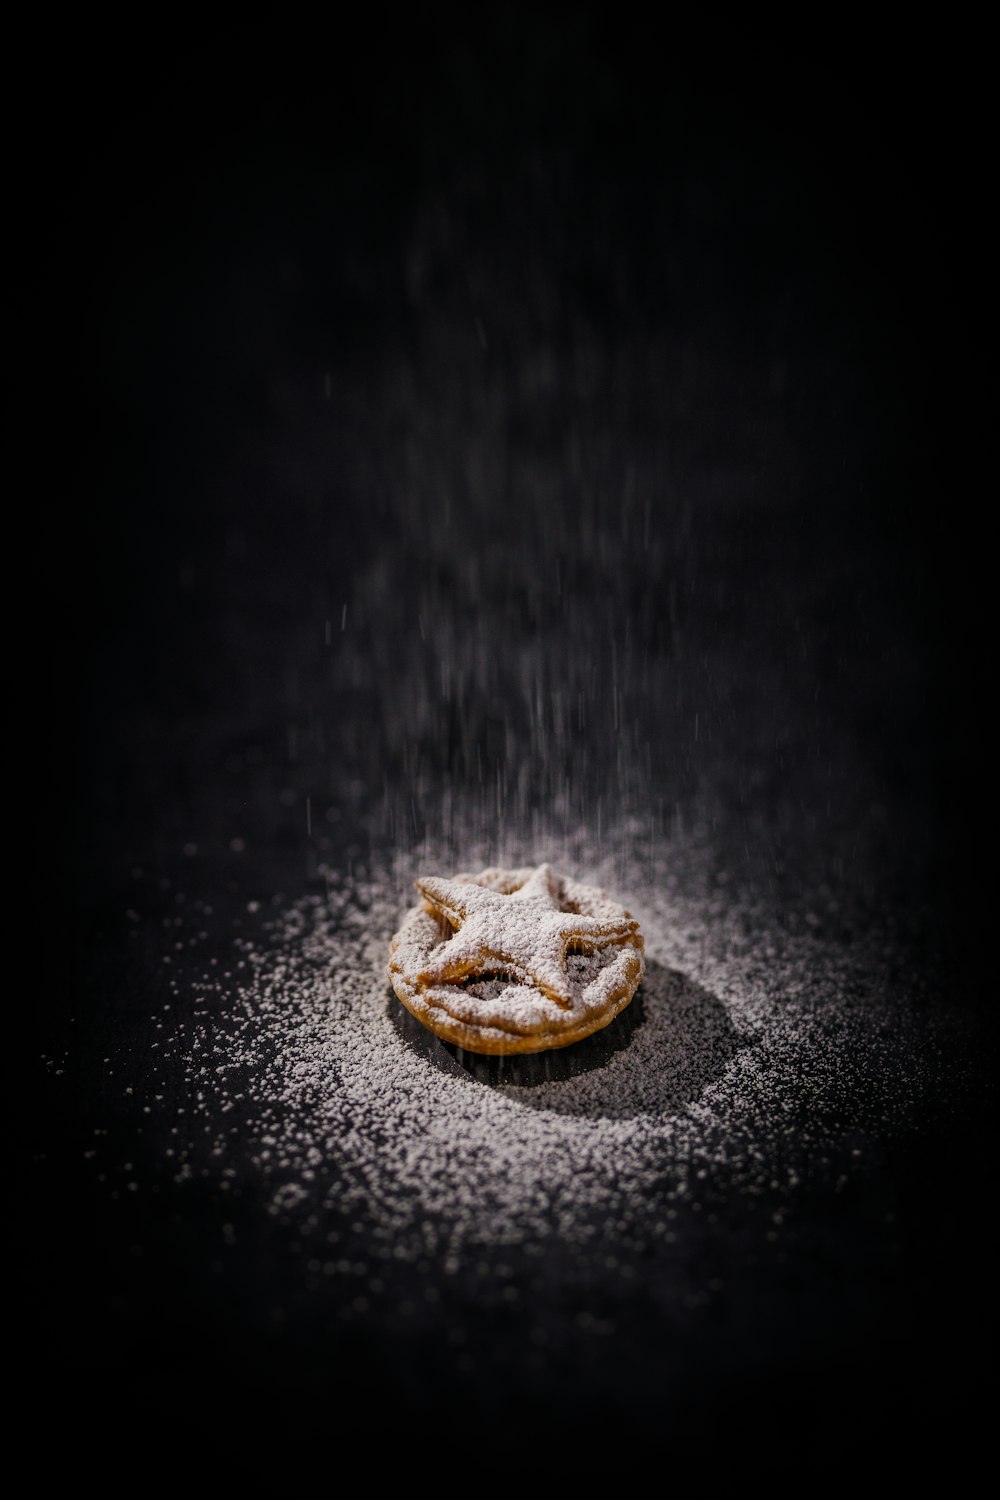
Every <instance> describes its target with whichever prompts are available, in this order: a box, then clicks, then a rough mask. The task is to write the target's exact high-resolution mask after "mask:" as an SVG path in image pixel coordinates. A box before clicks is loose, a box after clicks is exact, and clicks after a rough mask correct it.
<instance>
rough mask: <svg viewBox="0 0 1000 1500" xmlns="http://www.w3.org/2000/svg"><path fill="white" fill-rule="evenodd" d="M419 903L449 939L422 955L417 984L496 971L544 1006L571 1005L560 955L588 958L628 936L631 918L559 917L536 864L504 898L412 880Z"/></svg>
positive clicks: (548, 880) (634, 928) (460, 885)
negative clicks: (533, 990)
mask: <svg viewBox="0 0 1000 1500" xmlns="http://www.w3.org/2000/svg"><path fill="white" fill-rule="evenodd" d="M416 887H417V890H418V891H419V892H420V894H421V895H422V896H423V898H424V901H425V903H426V905H427V906H428V907H429V908H430V910H431V911H433V912H434V913H436V914H437V915H438V916H441V917H443V918H444V919H445V920H446V921H447V922H449V923H450V924H451V926H452V927H454V928H456V929H457V930H456V932H455V935H454V937H452V938H449V939H448V940H447V942H445V943H442V944H441V945H440V946H439V947H437V948H435V949H433V951H432V952H431V953H430V954H428V956H427V960H426V962H425V964H424V967H423V969H422V970H421V972H420V973H419V974H418V976H417V983H418V984H419V985H421V986H428V985H433V984H448V983H452V984H453V983H455V982H456V981H460V980H462V979H467V978H470V977H473V976H477V977H478V976H482V975H484V974H495V973H496V972H497V971H498V970H499V971H500V972H502V973H505V974H510V975H511V977H512V978H513V979H515V980H517V981H518V982H519V983H521V984H533V985H535V986H536V987H537V988H538V989H539V990H541V991H542V993H543V994H544V995H548V997H549V999H550V1000H554V1001H555V1002H556V1004H558V1005H562V1006H571V1005H572V1003H573V994H572V990H571V988H570V981H569V975H568V974H567V972H566V950H567V948H568V947H569V946H570V945H572V946H573V947H574V948H576V949H577V950H578V951H579V952H583V953H592V952H594V951H595V950H596V949H598V948H606V947H609V946H610V945H611V944H614V943H622V942H626V941H627V940H628V939H630V938H632V937H634V936H635V934H636V933H637V932H638V930H639V924H638V922H636V921H635V920H634V919H633V918H632V917H627V916H626V917H624V918H623V919H622V920H619V921H604V920H602V919H601V918H599V917H584V916H581V915H580V914H579V913H577V912H572V911H560V910H559V906H558V903H557V900H556V896H555V892H554V888H553V879H552V871H551V869H550V868H549V866H548V865H539V866H538V868H537V869H536V870H534V871H533V872H532V874H531V876H530V877H529V878H528V880H527V881H526V882H525V883H524V885H522V886H520V887H519V888H518V889H517V890H516V891H513V892H511V894H510V895H509V896H507V895H503V894H502V893H501V892H500V891H494V890H490V889H489V887H488V886H482V885H476V884H474V883H471V882H469V883H466V882H465V881H460V880H439V879H437V878H436V877H435V876H430V875H428V876H424V877H423V878H421V879H420V880H418V881H416Z"/></svg>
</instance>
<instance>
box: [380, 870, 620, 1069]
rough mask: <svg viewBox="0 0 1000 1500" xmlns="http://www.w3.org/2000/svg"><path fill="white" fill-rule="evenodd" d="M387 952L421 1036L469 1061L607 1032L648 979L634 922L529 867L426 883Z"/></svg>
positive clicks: (567, 882)
mask: <svg viewBox="0 0 1000 1500" xmlns="http://www.w3.org/2000/svg"><path fill="white" fill-rule="evenodd" d="M416 885H417V889H418V890H419V891H420V893H421V896H422V897H423V900H422V901H421V903H420V905H419V906H415V907H414V908H413V909H412V910H411V911H409V912H408V913H407V915H406V918H405V919H404V921H403V925H402V926H401V927H400V929H399V931H398V932H397V933H396V934H395V936H394V937H393V939H392V941H391V943H390V945H389V980H390V983H391V984H392V987H393V989H394V990H395V992H396V994H397V995H398V997H399V999H400V1000H401V1001H402V1003H403V1004H404V1005H405V1006H406V1008H407V1009H408V1010H409V1011H411V1012H412V1014H413V1015H414V1016H416V1018H417V1020H418V1021H420V1022H421V1023H422V1024H423V1025H424V1026H426V1027H427V1028H428V1030H430V1031H432V1032H434V1033H435V1035H436V1036H439V1037H441V1038H442V1039H443V1040H444V1041H447V1042H452V1043H454V1045H456V1046H458V1047H464V1048H466V1049H467V1050H468V1051H470V1052H482V1053H491V1054H494V1055H509V1054H511V1053H518V1052H544V1051H547V1050H549V1049H551V1048H555V1047H568V1046H570V1045H571V1044H572V1043H573V1042H578V1041H581V1040H582V1039H583V1038H584V1037H586V1036H590V1035H591V1034H592V1033H593V1032H595V1031H599V1030H600V1029H601V1028H602V1027H603V1026H607V1025H608V1024H609V1022H611V1021H613V1020H614V1018H615V1016H617V1015H619V1014H620V1012H621V1011H623V1010H624V1009H625V1007H626V1005H628V1003H629V1001H630V1000H631V999H632V997H633V995H634V994H635V992H636V990H637V989H638V987H639V984H640V983H641V981H642V978H643V974H644V972H645V964H644V959H643V941H642V934H641V933H640V932H639V924H638V923H637V922H636V920H635V918H634V917H632V916H631V914H630V913H629V912H628V911H626V910H625V908H624V907H623V906H622V905H620V903H618V902H617V901H613V900H612V899H611V898H610V897H609V896H607V895H606V894H605V892H603V891H600V890H597V889H596V888H595V887H593V886H588V885H584V884H582V883H581V882H580V881H576V880H572V879H570V878H568V877H563V876H559V875H557V874H555V872H554V871H552V870H551V869H550V867H549V866H548V865H539V866H538V867H537V868H536V869H531V868H526V869H519V870H503V869H498V868H491V869H488V870H483V871H481V872H480V874H478V875H469V874H461V875H456V876H455V877H454V879H452V880H442V879H439V878H436V877H432V876H428V877H422V878H421V879H419V880H418V881H417V882H416Z"/></svg>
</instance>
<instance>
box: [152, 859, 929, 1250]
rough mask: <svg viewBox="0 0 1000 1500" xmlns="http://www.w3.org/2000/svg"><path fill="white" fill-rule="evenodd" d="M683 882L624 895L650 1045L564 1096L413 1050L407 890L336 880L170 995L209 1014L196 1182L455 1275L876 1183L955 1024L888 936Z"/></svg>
mask: <svg viewBox="0 0 1000 1500" xmlns="http://www.w3.org/2000/svg"><path fill="white" fill-rule="evenodd" d="M420 868H423V869H425V870H426V868H427V866H426V864H424V865H423V866H421V867H420ZM415 869H416V867H415ZM412 873H414V872H410V871H407V872H405V875H406V876H407V877H409V876H411V875H412ZM573 873H574V874H575V875H579V877H580V878H582V879H585V880H588V881H591V882H592V883H594V884H597V885H604V886H606V887H607V886H609V884H610V883H609V881H608V879H607V875H608V872H607V871H603V870H600V869H597V868H594V869H591V870H589V871H588V870H576V869H575V870H574V871H573ZM688 875H689V876H690V877H691V878H690V879H688V880H685V879H684V877H683V873H682V878H681V880H680V881H678V879H677V878H676V873H674V874H673V875H669V876H668V874H667V873H666V872H665V871H657V870H653V871H652V872H651V878H650V879H648V880H646V881H644V883H643V887H642V890H641V891H640V892H635V891H619V890H617V889H615V888H614V887H611V889H612V893H613V894H614V895H615V896H620V897H621V899H622V900H624V901H625V902H626V904H627V905H628V906H629V908H630V909H631V910H632V911H633V913H634V914H635V915H636V916H637V917H638V918H639V920H640V923H641V927H642V932H643V935H644V937H645V942H646V953H647V958H648V972H647V976H646V979H645V982H644V984H643V986H642V987H641V989H640V991H639V994H638V995H637V997H636V1000H635V1001H634V1002H633V1008H632V1010H631V1011H627V1012H626V1013H625V1014H624V1015H623V1017H622V1018H620V1020H619V1021H618V1022H616V1023H615V1025H616V1026H621V1025H623V1024H624V1023H625V1022H626V1018H628V1025H629V1028H630V1029H628V1030H627V1032H626V1033H625V1034H623V1040H622V1041H621V1044H620V1045H618V1047H617V1050H614V1049H613V1048H612V1049H609V1050H608V1052H607V1054H606V1055H601V1056H600V1058H599V1059H598V1060H597V1062H595V1064H594V1066H592V1067H590V1068H589V1070H587V1071H577V1072H576V1073H573V1072H572V1070H570V1071H569V1073H568V1074H567V1073H566V1071H565V1068H564V1069H563V1071H562V1072H560V1067H559V1066H558V1065H557V1064H554V1065H553V1069H552V1076H551V1077H548V1078H546V1077H545V1075H544V1069H543V1070H542V1072H541V1074H539V1072H538V1070H537V1069H536V1071H535V1073H534V1074H533V1075H531V1076H527V1075H523V1074H519V1073H518V1071H517V1069H516V1068H513V1069H512V1068H509V1067H508V1068H507V1071H506V1072H504V1071H503V1069H502V1068H501V1069H500V1071H495V1072H494V1074H493V1075H492V1076H486V1075H485V1074H484V1073H483V1071H482V1068H481V1067H480V1066H479V1064H481V1063H482V1060H478V1062H477V1060H476V1059H469V1058H468V1057H465V1058H463V1057H462V1056H461V1054H459V1053H458V1052H457V1051H455V1050H454V1049H449V1048H446V1047H444V1046H443V1045H442V1044H440V1043H438V1042H437V1041H436V1039H434V1038H431V1037H429V1036H428V1035H427V1033H424V1032H422V1031H420V1030H419V1028H418V1033H419V1034H418V1035H417V1036H416V1039H415V1036H414V1031H413V1028H414V1027H415V1026H416V1023H415V1022H412V1018H408V1017H407V1016H406V1013H405V1012H404V1011H403V1010H402V1007H400V1006H399V1004H398V1002H397V1001H396V999H395V997H394V996H393V995H392V993H391V990H390V988H389V985H388V983H387V981H386V978H385V963H386V951H387V945H388V941H389V938H390V937H391V935H392V933H393V932H394V930H395V929H396V927H397V926H398V923H399V920H400V917H401V915H402V912H403V911H404V910H405V908H406V906H407V905H408V904H409V892H410V891H411V890H412V885H411V884H410V878H404V874H403V872H401V871H400V869H398V868H397V869H395V870H393V871H386V872H384V873H383V874H380V875H377V876H374V877H370V878H368V879H367V880H364V881H362V880H356V879H355V880H352V879H350V878H348V877H346V876H344V875H340V874H337V873H336V872H333V871H329V872H326V886H327V889H326V892H325V894H310V895H307V896H304V897H302V898H300V899H298V900H295V901H292V902H290V903H288V904H286V905H284V906H280V907H278V908H276V909H272V914H271V915H270V916H268V917H266V918H265V917H264V916H260V918H259V919H258V918H255V923H254V926H253V930H252V932H249V933H248V932H247V931H246V930H245V929H241V931H240V932H239V933H238V934H237V936H236V937H235V939H234V951H233V958H232V962H231V963H229V964H227V965H226V967H225V969H223V970H222V971H221V972H220V969H219V966H218V965H214V966H213V965H211V964H210V965H209V966H208V967H207V968H206V969H205V971H204V972H202V973H200V974H199V975H198V976H197V977H196V978H186V977H181V976H178V978H177V979H176V980H175V981H174V982H175V986H176V987H177V989H178V993H181V992H182V991H183V990H184V988H185V987H186V988H187V989H188V990H190V989H192V988H193V990H194V992H195V993H196V995H197V1005H196V1008H195V1012H194V1016H193V1018H191V1017H189V1018H188V1019H186V1020H182V1021H180V1022H177V1023H176V1024H177V1030H176V1033H175V1036H174V1043H173V1051H172V1055H173V1057H174V1059H175V1061H174V1064H173V1065H174V1066H176V1065H177V1063H178V1062H179V1064H180V1067H181V1070H182V1072H183V1082H184V1093H185V1095H186V1102H185V1108H184V1109H182V1110H181V1111H180V1113H179V1126H178V1127H175V1130H174V1134H175V1143H174V1146H173V1147H172V1148H171V1149H172V1152H173V1157H172V1165H173V1168H174V1169H175V1175H176V1178H177V1181H178V1182H180V1183H183V1182H185V1181H187V1180H189V1179H191V1178H192V1177H195V1176H197V1177H200V1178H205V1177H206V1176H210V1177H211V1176H214V1177H215V1178H216V1180H217V1181H218V1183H219V1184H220V1186H221V1187H222V1188H224V1189H227V1190H232V1191H234V1192H236V1193H237V1194H239V1195H241V1196H243V1197H250V1198H251V1199H253V1200H255V1201H263V1202H264V1203H265V1204H266V1206H267V1208H268V1211H269V1212H270V1213H271V1214H272V1215H275V1216H278V1217H279V1218H281V1219H283V1220H285V1221H287V1222H288V1223H289V1225H291V1226H292V1228H293V1229H294V1231H295V1233H296V1234H297V1235H298V1236H299V1237H300V1239H301V1240H302V1242H303V1243H307V1242H309V1241H310V1239H311V1238H312V1239H320V1238H322V1237H323V1236H324V1235H326V1231H327V1227H328V1225H329V1224H330V1223H332V1222H334V1220H336V1222H338V1223H343V1222H347V1221H349V1220H351V1219H352V1218H353V1219H355V1220H356V1221H357V1223H362V1222H363V1223H364V1225H365V1226H367V1229H366V1232H367V1233H368V1234H369V1237H371V1234H372V1232H373V1233H374V1238H375V1239H376V1240H380V1241H381V1242H382V1243H383V1245H384V1246H385V1247H386V1254H387V1255H390V1254H391V1256H392V1257H394V1258H395V1259H397V1260H399V1259H403V1260H410V1261H415V1260H420V1258H421V1257H426V1256H428V1255H432V1256H435V1257H443V1258H444V1259H443V1260H442V1261H441V1263H442V1264H444V1263H445V1262H446V1261H447V1257H448V1256H449V1255H459V1254H462V1253H465V1252H467V1251H469V1249H470V1247H475V1246H476V1245H488V1246H491V1247H493V1248H494V1249H496V1247H502V1246H509V1247H514V1246H521V1247H526V1248H527V1249H528V1250H529V1251H530V1250H531V1249H532V1248H533V1247H537V1246H538V1245H539V1244H540V1243H541V1242H543V1241H544V1240H545V1239H546V1237H547V1236H549V1235H553V1234H554V1235H558V1236H559V1239H560V1242H561V1243H562V1244H563V1245H564V1246H566V1245H569V1246H572V1245H573V1244H578V1245H579V1246H581V1247H584V1246H585V1245H586V1244H587V1242H588V1241H589V1240H591V1239H592V1238H593V1236H594V1234H595V1232H597V1231H596V1230H595V1225H598V1226H600V1225H603V1226H608V1225H615V1226H616V1237H617V1239H618V1240H620V1241H621V1242H622V1243H623V1244H624V1243H626V1242H627V1243H629V1244H631V1245H632V1246H633V1247H635V1246H641V1245H642V1244H643V1243H644V1242H648V1241H649V1240H650V1239H653V1238H661V1239H662V1238H664V1237H665V1238H666V1239H668V1240H669V1238H670V1220H671V1217H672V1215H673V1214H674V1212H675V1206H676V1205H682V1204H683V1205H686V1206H687V1208H688V1209H691V1208H694V1209H698V1208H699V1207H700V1206H701V1204H702V1202H704V1203H705V1204H706V1205H707V1206H710V1203H711V1199H712V1194H713V1192H715V1193H718V1192H725V1193H728V1194H729V1195H730V1197H731V1195H732V1194H733V1193H734V1192H735V1193H736V1194H737V1195H738V1196H740V1197H742V1198H744V1199H745V1200H746V1201H748V1202H750V1201H752V1200H753V1199H754V1198H755V1197H756V1196H759V1195H761V1194H766V1195H767V1197H768V1206H769V1209H771V1210H773V1212H774V1214H775V1225H776V1228H775V1231H774V1233H778V1232H779V1230H780V1225H781V1222H782V1219H783V1218H784V1217H785V1215H786V1214H787V1213H788V1212H790V1211H792V1210H793V1208H794V1200H795V1196H796V1193H797V1192H798V1191H800V1190H801V1187H802V1184H803V1181H804V1180H805V1179H808V1178H809V1177H810V1176H814V1177H818V1178H819V1179H820V1180H822V1181H824V1182H826V1181H827V1179H828V1178H829V1176H830V1174H831V1173H834V1174H836V1173H840V1174H841V1175H843V1173H844V1171H845V1163H848V1164H849V1165H848V1166H847V1168H846V1171H847V1172H850V1171H859V1170H862V1169H863V1168H864V1164H865V1158H866V1156H867V1155H869V1154H874V1155H877V1152H878V1150H879V1148H880V1143H881V1142H884V1140H885V1139H886V1138H887V1137H891V1136H892V1134H893V1132H894V1131H900V1130H905V1128H906V1126H907V1122H908V1121H909V1120H910V1119H911V1118H912V1116H913V1115H914V1112H915V1111H916V1110H918V1109H919V1108H920V1105H921V1100H922V1099H924V1098H926V1096H927V1093H928V1090H931V1089H933V1088H935V1087H936V1085H937V1081H938V1080H937V1073H938V1072H939V1071H940V1068H941V1066H942V1064H941V1061H940V1057H941V1054H940V1052H939V1051H938V1049H937V1047H936V1046H935V1043H934V1035H935V1027H936V1026H937V1025H939V1024H945V1023H944V1022H943V1021H941V1022H939V1020H937V1019H935V1017H934V1015H933V1014H932V1013H929V1012H928V1011H927V1010H926V1008H925V1009H922V1010H920V1011H919V1012H918V1011H917V1010H915V1009H914V1008H913V1006H912V1005H911V1004H910V1003H909V997H910V991H909V989H908V988H907V984H904V985H903V986H902V987H900V985H899V984H898V983H893V982H890V975H891V972H892V970H893V966H894V964H895V962H896V955H895V953H894V950H893V948H892V945H891V942H888V941H887V938H886V934H885V933H884V932H880V933H875V932H872V933H871V934H870V936H869V938H868V939H867V940H865V941H860V940H859V941H855V942H854V943H852V944H851V945H848V946H845V945H843V944H839V943H835V942H830V941H826V940H824V939H823V937H822V936H821V935H819V934H818V933H816V932H814V931H812V930H807V931H805V932H802V933H799V934H796V935H792V934H789V933H788V932H786V931H784V930H782V929H781V928H780V927H779V926H777V925H776V924H775V923H774V922H773V921H771V922H770V923H769V922H768V919H767V916H766V912H764V911H762V910H760V909H758V908H755V907H754V906H753V904H752V903H751V902H749V901H746V900H744V901H743V902H742V903H741V902H740V901H738V900H736V899H735V898H734V897H733V896H732V895H731V894H729V893H728V892H719V891H716V892H715V893H714V894H710V893H707V892H706V890H705V889H704V888H702V889H698V882H697V881H696V879H695V878H694V873H693V871H691V870H689V871H688ZM914 982H916V980H915V979H914ZM165 1019H166V1018H165ZM404 1022H409V1030H408V1029H407V1025H406V1024H404ZM948 1024H951V1023H948ZM573 1051H574V1049H567V1054H566V1056H569V1054H570V1053H572V1052H573ZM549 1056H551V1057H554V1058H558V1054H550V1055H549ZM491 1061H492V1060H491ZM510 1061H511V1060H504V1062H505V1063H509V1062H510ZM546 1066H547V1065H546ZM850 1164H853V1165H850ZM832 1186H833V1188H834V1189H836V1188H838V1187H839V1186H840V1181H839V1179H838V1180H835V1181H834V1182H833V1183H832ZM775 1204H776V1205H777V1206H776V1207H775ZM357 1223H356V1224H355V1228H357ZM326 1237H327V1238H329V1239H330V1240H331V1242H332V1241H334V1240H336V1239H337V1233H336V1232H333V1233H330V1234H329V1235H326ZM389 1247H391V1249H390V1248H389Z"/></svg>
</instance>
